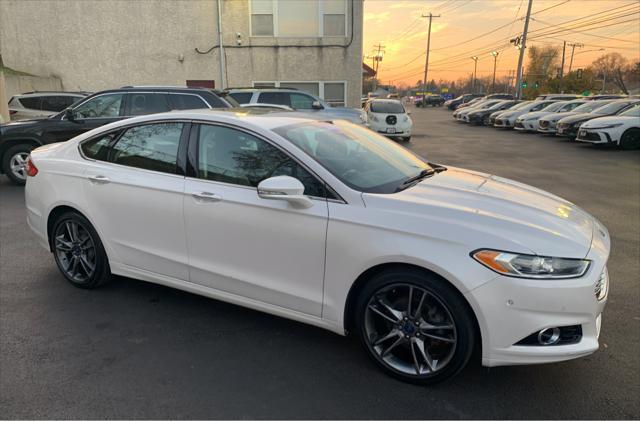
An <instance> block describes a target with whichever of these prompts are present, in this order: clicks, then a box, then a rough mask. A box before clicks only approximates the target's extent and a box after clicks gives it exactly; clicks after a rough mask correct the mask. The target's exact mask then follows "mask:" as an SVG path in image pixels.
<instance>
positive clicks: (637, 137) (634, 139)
mask: <svg viewBox="0 0 640 421" xmlns="http://www.w3.org/2000/svg"><path fill="white" fill-rule="evenodd" d="M620 147H621V148H622V149H628V150H631V149H640V129H629V130H627V131H626V132H624V133H623V134H622V137H621V138H620Z"/></svg>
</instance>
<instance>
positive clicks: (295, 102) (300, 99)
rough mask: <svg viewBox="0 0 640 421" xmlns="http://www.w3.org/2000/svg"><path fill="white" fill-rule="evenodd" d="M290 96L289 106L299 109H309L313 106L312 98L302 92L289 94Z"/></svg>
mask: <svg viewBox="0 0 640 421" xmlns="http://www.w3.org/2000/svg"><path fill="white" fill-rule="evenodd" d="M290 98H291V108H295V109H300V110H311V109H312V108H313V101H315V99H313V98H312V97H310V96H308V95H304V94H290Z"/></svg>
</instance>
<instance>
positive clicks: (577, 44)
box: [567, 42, 584, 73]
mask: <svg viewBox="0 0 640 421" xmlns="http://www.w3.org/2000/svg"><path fill="white" fill-rule="evenodd" d="M569 46H570V47H571V60H570V61H569V71H568V72H567V73H571V67H573V52H574V51H575V50H576V47H578V48H582V47H584V44H581V43H579V42H575V43H573V44H569Z"/></svg>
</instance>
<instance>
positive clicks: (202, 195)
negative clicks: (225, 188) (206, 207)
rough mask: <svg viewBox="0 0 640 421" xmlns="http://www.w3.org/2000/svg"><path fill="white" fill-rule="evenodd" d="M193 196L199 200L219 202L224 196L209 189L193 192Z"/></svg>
mask: <svg viewBox="0 0 640 421" xmlns="http://www.w3.org/2000/svg"><path fill="white" fill-rule="evenodd" d="M191 196H193V198H194V199H196V200H197V201H199V202H219V201H221V200H222V197H220V196H218V195H217V194H215V193H211V192H208V191H203V192H198V193H192V194H191Z"/></svg>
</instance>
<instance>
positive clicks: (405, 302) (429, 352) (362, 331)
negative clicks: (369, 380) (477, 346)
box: [356, 269, 475, 384]
mask: <svg viewBox="0 0 640 421" xmlns="http://www.w3.org/2000/svg"><path fill="white" fill-rule="evenodd" d="M467 308H468V306H467V305H466V303H465V302H464V301H463V299H462V298H461V297H460V296H459V294H458V293H457V292H456V291H455V290H454V289H453V287H451V286H450V285H449V284H448V283H447V282H446V281H444V280H443V279H442V278H440V277H438V276H436V275H433V274H429V273H423V272H421V271H417V270H411V269H398V270H390V271H387V272H383V273H381V274H379V275H377V276H375V277H374V278H373V279H371V280H370V281H369V282H368V284H367V286H366V287H365V288H364V290H363V291H362V292H361V294H360V296H359V297H358V303H357V309H356V311H357V314H356V323H357V330H358V333H359V336H360V339H361V342H362V345H363V346H364V348H365V349H366V350H367V352H368V353H369V355H370V356H371V357H372V358H373V360H374V361H375V362H376V363H377V364H378V366H380V367H381V368H382V369H383V370H384V371H386V372H387V373H388V374H390V375H392V376H394V377H396V378H399V379H401V380H404V381H407V382H411V383H420V384H429V383H435V382H439V381H443V380H445V379H448V378H450V377H452V376H454V375H456V374H457V373H458V372H459V371H460V370H462V368H463V367H464V366H465V365H466V364H467V362H468V361H469V358H470V356H471V353H472V351H473V344H474V340H475V330H474V324H473V319H472V316H471V315H470V314H469V311H468V310H467Z"/></svg>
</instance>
